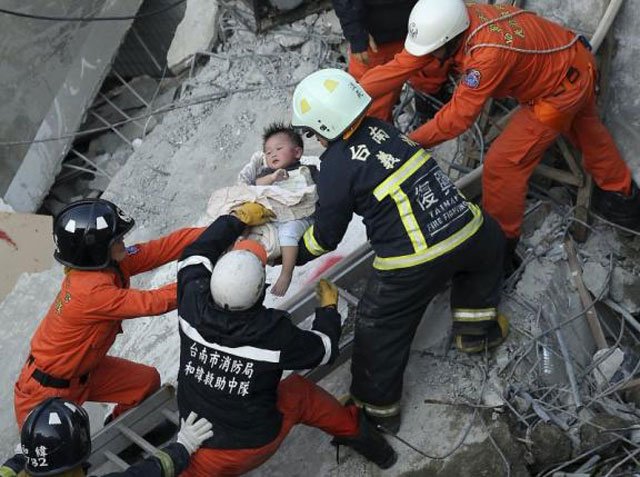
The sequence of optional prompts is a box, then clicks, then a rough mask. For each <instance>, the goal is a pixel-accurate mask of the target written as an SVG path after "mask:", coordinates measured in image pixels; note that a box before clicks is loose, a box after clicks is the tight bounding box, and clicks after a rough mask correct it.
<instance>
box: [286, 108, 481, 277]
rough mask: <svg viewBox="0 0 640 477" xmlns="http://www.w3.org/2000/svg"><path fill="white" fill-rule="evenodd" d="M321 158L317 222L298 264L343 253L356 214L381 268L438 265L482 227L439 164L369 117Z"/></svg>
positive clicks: (475, 209) (305, 239)
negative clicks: (431, 262)
mask: <svg viewBox="0 0 640 477" xmlns="http://www.w3.org/2000/svg"><path fill="white" fill-rule="evenodd" d="M321 160H322V165H321V171H320V174H319V177H318V183H317V189H318V196H319V199H318V204H317V208H316V214H315V224H314V226H313V227H311V228H310V229H309V230H307V233H306V234H305V235H304V236H303V240H302V244H301V245H303V246H302V247H301V249H300V253H299V255H298V263H304V262H306V261H308V260H310V259H312V258H315V257H317V256H319V255H322V254H323V253H325V252H328V251H330V250H333V249H335V248H336V247H337V245H338V244H339V243H340V241H341V240H342V237H343V236H344V233H345V231H346V229H347V226H348V225H349V221H350V220H351V216H352V215H353V213H354V212H355V213H356V214H358V215H360V216H362V217H363V219H364V223H365V225H366V227H367V234H368V237H369V241H370V242H371V246H372V247H373V249H374V251H375V252H376V259H375V263H374V267H375V268H377V269H379V270H393V269H400V268H408V267H412V266H415V265H418V264H420V263H424V262H426V261H429V260H432V259H434V258H436V257H438V256H440V255H442V254H444V253H447V252H449V251H451V250H452V249H453V248H455V247H456V246H458V245H459V244H460V243H462V242H464V241H465V240H466V239H468V238H469V237H470V236H472V235H473V234H474V233H475V232H476V231H477V230H478V229H479V228H480V226H481V225H482V220H483V219H482V214H481V213H480V211H479V209H478V207H477V206H476V205H474V204H472V203H470V202H467V201H466V199H465V198H464V197H463V196H462V195H461V194H460V193H459V192H458V190H457V189H456V187H455V186H454V185H453V184H452V183H451V180H450V179H449V177H448V176H447V175H446V174H445V173H444V172H443V171H442V170H441V169H440V167H438V164H437V163H436V161H435V160H434V159H433V158H431V157H430V156H429V154H428V153H427V152H426V151H425V150H424V149H422V148H421V147H420V146H419V145H418V144H417V143H415V142H413V141H411V140H409V139H408V138H407V137H406V136H405V135H403V134H400V133H399V131H397V130H396V129H395V128H394V127H393V126H391V125H390V124H388V123H385V122H383V121H380V120H377V119H374V118H367V119H365V120H364V121H363V123H362V124H361V125H360V127H359V128H358V129H357V130H356V131H355V132H354V133H353V135H352V136H351V137H350V138H349V139H348V140H346V141H344V140H341V141H334V142H332V143H331V144H330V145H329V147H328V149H327V150H326V151H325V153H324V154H323V155H322V157H321Z"/></svg>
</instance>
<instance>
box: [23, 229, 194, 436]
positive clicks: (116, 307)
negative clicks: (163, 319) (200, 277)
mask: <svg viewBox="0 0 640 477" xmlns="http://www.w3.org/2000/svg"><path fill="white" fill-rule="evenodd" d="M202 230H203V229H201V228H187V229H181V230H178V231H176V232H174V233H172V234H170V235H168V236H166V237H162V238H160V239H157V240H153V241H150V242H147V243H143V244H139V245H135V246H133V247H129V249H128V255H127V256H126V257H125V258H124V260H122V261H121V262H119V268H120V272H121V273H118V271H116V270H115V269H114V268H109V269H105V270H90V271H89V270H77V269H67V272H66V276H65V279H64V281H63V283H62V287H61V289H60V292H59V293H58V296H57V297H56V299H55V301H54V302H53V304H52V305H51V307H50V308H49V311H48V312H47V314H46V315H45V317H44V319H43V320H42V321H41V323H40V325H39V326H38V328H37V330H36V332H35V334H34V335H33V338H32V339H31V350H30V355H31V356H32V357H33V359H32V360H30V361H32V362H29V361H27V363H26V364H25V366H24V368H23V370H22V373H21V375H20V378H19V380H18V382H17V383H16V386H15V396H14V397H15V407H16V416H17V418H18V423H19V424H20V423H21V422H22V421H23V419H24V418H25V417H26V414H27V413H28V412H29V411H30V410H31V409H32V408H33V407H35V406H36V405H37V404H38V403H39V402H40V401H41V400H42V399H44V398H46V397H49V396H65V397H67V396H68V397H69V398H71V399H72V400H74V401H79V403H81V402H82V401H84V400H89V399H88V397H89V395H90V394H93V395H97V394H107V395H108V392H107V391H108V390H106V389H100V390H91V392H89V390H88V388H89V387H91V385H92V384H93V385H95V384H96V383H99V382H101V380H100V377H99V376H95V375H94V374H96V372H97V371H96V370H97V369H99V368H100V367H101V364H102V362H103V361H104V360H105V359H106V358H105V356H106V354H107V352H108V351H109V349H110V348H111V345H112V344H113V342H114V341H115V338H116V336H117V335H118V334H119V333H121V332H122V326H121V322H122V320H126V319H130V318H138V317H143V316H151V315H161V314H163V313H166V312H168V311H170V310H174V309H175V308H176V307H177V293H176V283H171V284H168V285H165V286H163V287H161V288H158V289H155V290H135V289H130V288H129V279H130V277H131V276H133V275H137V274H139V273H143V272H146V271H149V270H152V269H154V268H157V267H159V266H161V265H164V264H166V263H168V262H171V261H173V260H176V259H178V258H179V257H180V254H181V253H182V251H183V250H184V248H185V247H186V246H187V245H189V244H191V242H193V241H194V240H195V239H196V238H197V237H198V236H199V235H200V234H201V233H202ZM113 359H115V358H113ZM123 362H124V363H130V362H128V361H126V360H118V362H115V361H114V362H113V366H114V367H117V366H118V365H119V364H120V365H122V364H124V363H123ZM130 364H131V365H135V363H130ZM136 366H142V365H136ZM36 368H37V369H39V370H40V371H42V372H44V373H46V374H48V375H51V376H53V377H55V378H60V379H66V380H69V381H71V386H70V387H69V388H67V389H55V388H51V387H46V386H42V385H41V384H40V383H38V382H36V380H35V379H34V378H33V377H32V374H33V370H34V369H36ZM126 368H127V366H123V367H122V369H121V371H123V372H122V374H121V376H119V377H118V378H117V380H118V381H120V383H119V386H122V382H123V381H131V380H133V381H134V382H132V383H131V387H132V388H136V383H135V380H136V379H141V380H143V379H144V376H142V375H140V376H135V375H132V374H134V373H131V372H129V373H126V374H125V371H126ZM145 368H148V367H145ZM129 371H132V369H129ZM146 371H148V370H146ZM154 371H155V370H154ZM87 373H88V375H89V378H88V381H87V383H86V384H82V383H79V382H78V378H80V377H81V376H83V375H86V374H87ZM146 374H147V375H151V376H152V377H154V376H153V373H150V372H146ZM155 374H157V372H156V373H155ZM112 378H113V377H112ZM154 379H155V378H154ZM158 381H159V380H158ZM102 384H103V385H107V384H106V383H104V382H102ZM139 384H140V385H141V386H142V387H144V386H147V384H148V383H139ZM158 384H159V383H158ZM85 387H86V388H87V389H82V388H85ZM156 387H157V386H156ZM132 392H135V391H132ZM125 394H126V393H125ZM105 401H108V402H118V401H115V400H113V401H109V399H105Z"/></svg>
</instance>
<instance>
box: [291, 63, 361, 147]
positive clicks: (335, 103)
mask: <svg viewBox="0 0 640 477" xmlns="http://www.w3.org/2000/svg"><path fill="white" fill-rule="evenodd" d="M369 104H371V97H370V96H369V95H368V94H367V93H366V92H365V91H364V90H363V89H362V87H361V86H360V85H359V84H358V82H357V81H356V80H355V78H354V77H353V76H351V75H350V74H349V73H347V72H346V71H342V70H339V69H335V68H327V69H324V70H319V71H316V72H315V73H311V74H310V75H309V76H307V77H306V78H305V79H303V80H302V81H301V82H300V84H298V86H297V87H296V90H295V91H294V92H293V115H292V118H291V125H292V126H293V127H294V128H300V129H303V130H306V131H312V132H314V133H316V134H317V135H319V136H321V137H323V138H325V139H327V140H328V141H333V140H334V139H336V138H339V137H340V136H341V135H342V134H344V132H345V131H346V130H347V129H348V128H349V126H351V125H352V124H353V123H354V121H355V120H356V119H358V118H359V117H360V115H362V113H363V112H365V111H366V109H367V108H368V107H369Z"/></svg>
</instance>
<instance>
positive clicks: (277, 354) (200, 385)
mask: <svg viewBox="0 0 640 477" xmlns="http://www.w3.org/2000/svg"><path fill="white" fill-rule="evenodd" d="M267 212H268V211H267V210H266V209H264V208H263V207H262V206H261V205H259V204H255V203H246V204H243V205H242V206H240V207H239V208H237V209H235V210H234V212H233V213H232V215H226V216H222V217H220V218H218V219H217V220H216V221H215V222H213V224H211V225H210V226H209V227H208V228H207V230H206V231H205V232H204V233H203V234H202V235H201V236H200V237H199V238H198V239H197V240H196V241H195V242H193V243H192V244H191V245H190V246H189V247H187V248H186V249H185V251H184V252H183V255H182V258H181V260H180V262H179V263H178V314H179V329H180V346H181V349H180V370H179V372H178V406H179V409H180V414H181V415H182V416H185V415H188V414H189V413H190V412H196V413H197V414H199V415H201V416H204V417H206V418H207V419H209V420H210V421H211V422H212V423H213V424H214V425H213V432H214V434H213V436H212V437H210V438H209V439H207V440H206V441H205V442H204V443H203V445H202V447H201V448H200V450H199V451H198V452H197V453H196V454H195V455H194V456H193V458H192V459H191V462H190V464H189V467H188V468H187V470H186V471H185V472H184V473H183V474H182V476H183V477H193V476H196V477H207V476H211V475H239V474H243V473H245V472H248V471H249V470H251V469H253V468H255V467H258V466H259V465H261V464H262V463H263V462H265V461H266V460H267V459H269V457H271V455H273V454H274V453H275V452H276V451H277V449H278V447H279V445H280V443H281V442H282V441H283V440H284V438H285V437H286V436H287V434H288V433H289V431H290V430H291V428H292V427H293V426H294V425H295V424H298V423H301V424H306V425H309V426H313V427H318V428H320V429H322V430H324V431H325V432H327V433H329V434H332V435H333V436H335V439H334V441H335V442H336V443H338V444H344V445H348V446H351V447H352V448H353V449H354V450H356V451H357V452H359V453H360V454H362V455H363V456H364V457H366V458H368V459H370V460H372V461H374V462H375V463H376V464H377V465H379V466H380V467H382V468H387V467H390V466H391V465H393V464H394V463H395V461H396V459H397V456H396V454H395V452H394V450H393V449H392V448H391V447H390V446H389V444H388V443H387V442H386V441H385V440H384V438H383V437H382V436H381V435H380V434H379V433H378V432H377V431H376V430H375V429H374V427H373V426H372V425H371V424H369V423H368V421H367V420H366V419H364V417H363V413H362V411H360V410H359V409H358V408H356V407H355V406H346V407H345V406H342V405H341V404H340V403H339V402H338V400H336V399H335V398H334V397H333V396H331V395H330V394H329V393H327V392H326V391H324V390H323V389H322V388H320V387H318V386H317V385H315V384H314V383H313V382H311V381H308V380H306V379H304V378H302V377H301V376H299V375H297V374H292V375H290V376H289V377H287V378H286V379H284V380H282V381H280V379H281V377H282V373H283V370H285V369H308V368H313V367H315V366H318V365H323V364H326V363H330V362H332V361H333V360H334V359H335V358H336V357H337V355H338V352H339V347H338V339H339V337H340V333H341V323H340V315H339V313H338V312H337V310H336V303H337V300H338V291H337V289H336V288H335V286H333V285H332V284H330V283H329V282H327V281H326V280H321V281H320V282H319V283H318V286H317V295H318V300H319V303H320V306H319V307H318V308H317V309H316V317H315V320H314V322H313V326H312V328H311V330H302V329H300V328H298V327H296V326H295V325H294V324H293V323H291V317H290V316H289V314H288V313H287V312H285V311H282V310H275V309H272V308H265V306H264V305H263V304H262V302H263V299H264V294H265V288H266V287H265V269H264V266H265V262H266V259H267V256H266V252H265V251H264V249H261V248H260V247H259V246H257V243H253V245H247V244H245V243H244V242H246V241H244V242H243V241H239V242H236V239H238V237H239V236H240V235H241V234H242V233H243V232H244V230H245V229H246V227H247V225H251V226H252V225H258V224H261V223H264V222H265V220H267V219H268V214H267ZM231 246H233V248H232V250H230V251H228V249H229V248H231Z"/></svg>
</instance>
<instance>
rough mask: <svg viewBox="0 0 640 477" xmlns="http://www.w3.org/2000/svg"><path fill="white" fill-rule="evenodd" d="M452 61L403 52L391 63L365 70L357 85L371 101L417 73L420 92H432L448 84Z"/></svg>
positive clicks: (397, 86)
mask: <svg viewBox="0 0 640 477" xmlns="http://www.w3.org/2000/svg"><path fill="white" fill-rule="evenodd" d="M450 66H451V61H450V60H449V61H445V62H444V63H442V64H441V63H440V60H438V59H436V58H435V57H434V56H431V55H427V56H413V55H412V54H411V53H409V52H408V51H407V50H404V49H403V50H402V51H401V52H400V53H398V54H397V55H396V56H395V57H394V58H393V60H391V61H389V62H388V63H386V64H384V65H379V66H376V67H375V68H372V69H370V70H369V71H367V72H366V73H365V74H364V75H363V76H362V78H360V80H359V83H360V85H361V86H362V88H363V89H364V90H365V91H366V92H367V94H369V96H371V97H372V98H373V99H374V100H375V99H376V98H379V97H381V96H384V95H385V94H387V93H389V92H391V91H395V90H397V89H398V88H401V87H402V85H403V84H404V83H405V82H406V81H407V80H409V78H411V77H412V76H414V75H415V74H416V73H418V72H420V75H421V79H420V91H422V92H423V93H429V94H431V93H435V92H437V91H438V90H439V89H440V87H441V86H442V85H443V84H444V83H445V82H446V81H447V74H448V72H449V69H450Z"/></svg>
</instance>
